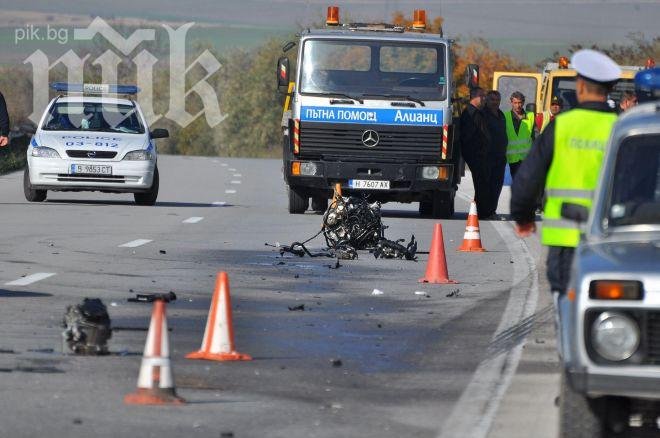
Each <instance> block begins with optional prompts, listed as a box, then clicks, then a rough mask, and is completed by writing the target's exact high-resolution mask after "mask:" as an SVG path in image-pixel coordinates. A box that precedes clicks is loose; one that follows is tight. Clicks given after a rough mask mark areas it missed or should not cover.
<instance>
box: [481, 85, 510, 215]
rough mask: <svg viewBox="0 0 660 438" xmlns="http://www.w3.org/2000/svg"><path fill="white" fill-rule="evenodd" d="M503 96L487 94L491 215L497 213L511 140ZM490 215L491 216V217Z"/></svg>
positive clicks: (486, 112) (491, 91)
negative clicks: (507, 133)
mask: <svg viewBox="0 0 660 438" xmlns="http://www.w3.org/2000/svg"><path fill="white" fill-rule="evenodd" d="M501 100H502V96H501V95H500V92H499V91H497V90H490V91H489V92H488V93H487V94H486V109H485V110H484V114H485V115H486V122H487V124H488V131H489V132H490V147H489V148H488V165H489V167H490V195H491V198H490V206H491V209H492V213H491V215H495V213H496V212H497V204H498V202H499V199H500V194H501V193H502V186H503V185H504V173H505V172H506V146H507V144H508V142H509V139H508V137H507V135H506V122H505V120H504V113H503V112H502V111H500V102H501ZM491 215H489V216H491Z"/></svg>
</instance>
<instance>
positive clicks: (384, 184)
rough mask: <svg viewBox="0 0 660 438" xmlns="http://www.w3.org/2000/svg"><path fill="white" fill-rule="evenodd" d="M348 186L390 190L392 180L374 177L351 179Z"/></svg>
mask: <svg viewBox="0 0 660 438" xmlns="http://www.w3.org/2000/svg"><path fill="white" fill-rule="evenodd" d="M348 186H349V187H350V188H352V189H368V190H389V189H390V182H389V181H381V180H374V179H349V180H348Z"/></svg>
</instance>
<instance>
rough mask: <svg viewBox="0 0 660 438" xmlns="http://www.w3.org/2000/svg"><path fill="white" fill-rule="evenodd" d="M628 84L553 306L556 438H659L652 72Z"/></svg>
mask: <svg viewBox="0 0 660 438" xmlns="http://www.w3.org/2000/svg"><path fill="white" fill-rule="evenodd" d="M635 82H636V85H637V88H638V97H639V98H640V101H642V100H644V99H643V97H644V95H647V96H646V97H649V98H651V100H653V101H652V102H649V103H642V104H640V105H639V106H637V107H635V108H633V109H630V110H628V111H626V112H625V113H624V114H623V115H622V116H621V117H620V118H619V120H618V121H617V123H616V124H615V125H614V128H613V130H612V134H611V138H610V141H609V144H608V147H607V150H606V153H605V158H604V160H603V167H602V170H601V175H600V181H599V184H598V186H597V189H596V193H595V197H594V204H593V208H592V209H591V212H590V216H589V218H588V221H587V223H586V232H585V236H584V239H583V240H582V241H581V243H580V245H579V247H578V248H577V251H576V253H575V260H574V264H573V269H572V272H571V280H570V285H569V289H568V291H567V293H566V294H565V295H563V296H562V297H561V298H560V299H559V315H560V321H561V325H560V331H559V335H560V336H559V341H560V342H559V345H560V348H559V351H560V357H561V362H562V371H563V373H562V386H561V395H560V419H561V420H560V429H561V433H560V436H561V437H572V438H579V437H589V438H591V437H604V436H608V437H609V436H621V437H628V436H632V434H633V433H635V436H637V434H638V433H645V434H647V435H644V436H660V69H653V70H646V71H642V72H640V73H638V74H637V76H636V77H635ZM571 209H572V210H571ZM562 215H563V216H564V217H565V218H567V219H573V220H578V221H582V220H584V219H586V215H587V212H586V210H585V209H584V207H579V206H576V205H572V204H568V205H567V204H566V203H564V205H563V209H562Z"/></svg>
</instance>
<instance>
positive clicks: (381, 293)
mask: <svg viewBox="0 0 660 438" xmlns="http://www.w3.org/2000/svg"><path fill="white" fill-rule="evenodd" d="M371 295H385V292H383V291H382V290H380V289H374V290H373V291H372V292H371Z"/></svg>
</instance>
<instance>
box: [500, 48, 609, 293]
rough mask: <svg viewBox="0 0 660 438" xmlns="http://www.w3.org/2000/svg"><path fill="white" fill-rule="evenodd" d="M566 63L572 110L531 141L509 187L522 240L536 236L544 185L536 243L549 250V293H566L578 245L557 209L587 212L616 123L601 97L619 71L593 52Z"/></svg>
mask: <svg viewBox="0 0 660 438" xmlns="http://www.w3.org/2000/svg"><path fill="white" fill-rule="evenodd" d="M571 62H572V64H573V66H574V67H575V70H576V71H577V73H578V76H577V80H576V83H575V87H576V94H577V100H578V105H577V107H576V108H575V109H572V110H570V111H567V112H564V113H561V114H559V115H557V117H555V119H554V120H553V121H552V122H550V124H549V125H548V127H547V128H546V129H545V130H544V131H543V133H542V134H541V135H540V136H539V137H538V138H537V139H536V142H535V143H534V147H533V148H532V150H531V152H530V154H529V155H528V157H527V159H525V161H524V162H523V164H522V165H521V167H520V169H519V171H518V174H517V175H516V178H515V179H514V180H513V184H512V187H511V192H512V193H511V216H512V218H513V220H514V221H515V222H516V225H515V230H516V233H517V234H518V236H520V237H527V236H529V235H531V234H532V233H533V232H535V231H536V225H535V224H534V218H535V214H534V210H535V208H536V204H537V199H538V197H539V194H540V193H541V191H542V190H543V187H544V183H545V189H546V191H547V202H546V205H545V211H544V218H543V231H542V236H541V242H542V243H543V244H544V245H548V246H549V251H548V261H547V274H548V280H549V282H550V286H551V288H552V291H553V293H555V292H558V293H564V292H565V291H566V288H567V285H568V276H569V273H570V267H571V263H572V261H573V254H574V252H575V248H576V247H577V245H578V243H579V240H580V231H579V227H578V224H577V223H576V222H573V221H570V220H568V219H562V216H561V208H562V204H563V203H564V202H570V203H575V204H580V205H583V206H586V207H588V208H589V207H591V203H592V195H593V190H594V189H595V188H596V184H597V180H598V175H599V173H600V167H601V163H602V160H603V156H604V153H605V147H606V144H607V140H608V138H609V136H610V132H611V130H612V126H613V125H614V122H615V121H616V118H617V115H616V113H615V112H614V111H613V110H612V109H611V108H610V107H609V105H608V104H607V95H608V93H609V91H610V90H611V89H612V86H613V85H614V84H615V83H616V81H617V80H618V79H619V78H620V77H621V68H620V67H619V66H618V65H617V64H616V63H615V62H614V61H613V60H612V59H610V58H609V57H608V56H606V55H604V54H603V53H600V52H597V51H594V50H580V51H578V52H576V53H575V54H574V55H573V58H572V60H571Z"/></svg>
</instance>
